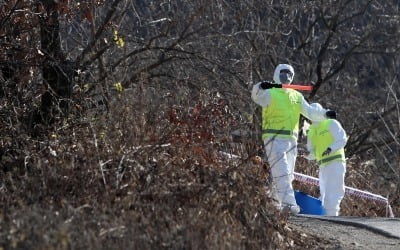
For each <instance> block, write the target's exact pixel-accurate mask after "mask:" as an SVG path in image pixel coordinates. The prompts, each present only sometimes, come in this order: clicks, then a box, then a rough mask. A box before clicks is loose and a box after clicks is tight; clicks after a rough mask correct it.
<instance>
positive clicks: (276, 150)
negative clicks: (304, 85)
mask: <svg viewBox="0 0 400 250" xmlns="http://www.w3.org/2000/svg"><path fill="white" fill-rule="evenodd" d="M293 77H294V69H293V67H292V66H291V65H288V64H279V65H278V66H277V67H276V68H275V71H274V76H273V80H274V83H271V82H268V81H262V82H259V83H256V84H255V85H254V86H253V89H252V92H251V97H252V99H253V101H254V102H255V103H257V104H258V105H260V106H261V107H262V140H263V142H264V149H265V158H266V159H267V161H268V163H269V165H270V168H271V176H272V184H273V190H272V191H273V192H274V196H275V198H276V200H277V203H278V204H277V206H278V208H279V209H280V210H282V211H288V212H289V213H291V214H297V213H298V212H299V211H300V208H299V206H298V205H297V203H296V199H295V196H294V190H293V186H292V181H293V179H294V167H295V162H296V157H297V137H298V130H299V120H300V114H302V115H304V116H305V117H307V118H308V119H310V120H318V119H319V120H322V119H324V118H325V117H326V114H327V112H330V113H334V111H328V110H325V109H323V108H322V107H321V108H320V107H318V108H315V107H312V106H310V105H309V104H308V102H307V101H306V100H305V99H304V97H303V95H302V94H301V93H300V92H298V91H296V90H294V89H285V88H282V87H281V86H282V84H291V83H292V81H293Z"/></svg>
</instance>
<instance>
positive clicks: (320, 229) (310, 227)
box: [288, 216, 400, 250]
mask: <svg viewBox="0 0 400 250" xmlns="http://www.w3.org/2000/svg"><path fill="white" fill-rule="evenodd" d="M288 225H289V227H292V228H293V229H297V230H299V231H301V232H303V233H304V234H306V235H310V236H312V235H314V236H318V237H319V238H321V239H324V242H329V243H324V244H323V246H321V245H320V246H319V247H318V249H321V248H320V247H323V248H322V249H346V250H347V249H363V250H364V249H366V250H376V249H388V250H392V249H393V250H395V249H396V250H398V249H400V239H395V238H390V237H386V236H384V235H382V234H379V233H376V232H373V231H371V230H367V229H365V228H362V227H356V226H350V225H342V224H338V223H335V222H330V221H322V220H318V219H314V218H305V217H298V216H291V217H290V218H289V220H288Z"/></svg>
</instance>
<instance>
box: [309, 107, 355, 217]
mask: <svg viewBox="0 0 400 250" xmlns="http://www.w3.org/2000/svg"><path fill="white" fill-rule="evenodd" d="M312 106H314V107H317V108H318V106H319V104H312ZM312 122H313V124H312V125H311V126H310V129H312V128H313V127H317V126H318V125H319V124H320V122H321V120H318V119H317V120H314V121H312ZM329 133H330V134H331V136H332V137H333V142H332V143H331V144H330V145H329V146H328V147H329V148H330V152H332V154H333V152H337V151H338V150H341V149H342V150H343V149H344V147H345V145H346V143H347V135H346V132H345V130H344V129H343V127H342V125H341V124H340V123H339V122H338V121H337V120H335V119H332V120H331V122H330V124H329ZM315 147H318V145H313V143H312V141H311V140H310V138H309V136H308V137H307V150H308V151H309V152H310V155H308V156H307V158H308V159H309V160H314V159H315V154H314V152H316V148H315ZM321 150H325V148H324V149H321ZM328 156H329V155H328ZM345 174H346V162H345V160H343V159H337V160H333V161H330V162H328V163H326V164H324V165H322V166H321V165H320V168H319V186H320V195H321V197H320V199H321V201H322V206H323V207H324V209H325V213H326V215H327V216H338V215H339V211H340V203H341V201H342V199H343V197H344V193H345V184H344V177H345Z"/></svg>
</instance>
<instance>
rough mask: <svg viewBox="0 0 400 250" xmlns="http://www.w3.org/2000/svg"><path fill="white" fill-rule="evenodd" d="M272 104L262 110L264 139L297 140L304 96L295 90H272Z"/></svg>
mask: <svg viewBox="0 0 400 250" xmlns="http://www.w3.org/2000/svg"><path fill="white" fill-rule="evenodd" d="M269 91H270V95H271V100H270V104H269V105H268V107H264V108H263V109H262V139H263V140H264V139H265V138H266V137H277V138H294V139H297V132H298V130H299V119H300V112H301V105H302V103H301V100H302V97H303V96H302V95H301V94H300V93H299V92H297V91H296V90H293V89H280V88H272V89H270V90H269Z"/></svg>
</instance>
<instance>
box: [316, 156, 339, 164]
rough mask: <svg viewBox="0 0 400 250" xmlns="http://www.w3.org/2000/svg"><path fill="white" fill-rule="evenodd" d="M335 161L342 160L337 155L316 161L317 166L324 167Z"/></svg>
mask: <svg viewBox="0 0 400 250" xmlns="http://www.w3.org/2000/svg"><path fill="white" fill-rule="evenodd" d="M337 159H342V155H341V154H338V155H334V156H328V157H326V158H324V159H322V160H320V161H318V164H319V165H326V163H328V162H331V161H334V160H337Z"/></svg>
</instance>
